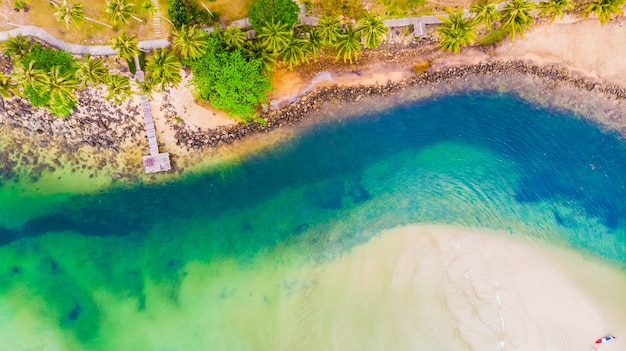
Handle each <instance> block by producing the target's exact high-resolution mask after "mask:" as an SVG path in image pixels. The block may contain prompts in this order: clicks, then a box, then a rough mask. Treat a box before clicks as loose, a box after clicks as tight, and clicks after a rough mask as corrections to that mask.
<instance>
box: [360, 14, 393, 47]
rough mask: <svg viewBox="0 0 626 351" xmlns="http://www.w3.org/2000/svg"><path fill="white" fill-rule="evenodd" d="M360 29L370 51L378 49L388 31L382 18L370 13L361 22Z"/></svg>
mask: <svg viewBox="0 0 626 351" xmlns="http://www.w3.org/2000/svg"><path fill="white" fill-rule="evenodd" d="M358 28H359V29H358V30H359V31H360V32H361V35H363V40H364V42H365V46H366V47H368V48H370V49H373V48H375V47H377V46H378V43H379V42H380V41H381V40H383V38H384V37H385V36H386V35H387V31H388V29H387V27H385V25H384V24H383V21H382V20H381V19H380V17H378V16H374V15H372V14H369V13H367V14H365V16H364V17H363V19H361V20H360V21H359V24H358Z"/></svg>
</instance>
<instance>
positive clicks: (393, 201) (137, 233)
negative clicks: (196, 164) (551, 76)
mask: <svg viewBox="0 0 626 351" xmlns="http://www.w3.org/2000/svg"><path fill="white" fill-rule="evenodd" d="M625 185H626V143H624V141H623V140H621V138H620V137H619V136H618V135H616V134H611V133H607V132H603V131H601V130H599V129H598V128H597V127H595V126H594V125H591V124H590V123H588V122H586V121H584V120H583V119H580V118H572V116H569V115H567V114H566V113H563V112H556V111H549V110H545V109H537V108H535V107H533V106H532V105H531V104H529V103H526V102H524V101H521V100H518V99H516V98H514V97H511V96H508V95H493V94H489V93H478V92H477V93H471V94H461V95H454V96H448V97H442V98H437V99H434V100H427V101H421V102H414V103H411V104H406V105H401V106H397V107H396V108H394V109H391V110H387V111H385V112H384V113H379V114H375V115H369V116H358V117H354V118H348V119H343V120H335V121H332V122H327V123H326V124H324V125H322V126H320V125H317V126H315V127H312V128H310V129H308V130H306V131H304V132H302V133H301V134H300V136H298V137H297V138H295V139H293V140H291V141H290V142H288V143H286V144H282V145H279V146H277V147H276V148H273V149H272V150H269V151H266V152H263V153H260V154H255V155H253V156H250V157H248V158H247V159H246V160H244V161H243V162H242V163H241V164H237V165H234V166H228V167H223V168H220V169H216V170H212V171H207V172H206V173H203V174H201V175H193V176H191V175H190V176H186V177H183V178H182V179H180V180H179V181H177V182H173V183H167V184H164V185H137V186H135V187H133V188H130V189H111V190H108V191H105V192H101V193H98V194H91V195H79V194H77V195H74V196H67V195H64V196H56V197H45V198H44V197H43V196H42V197H41V198H39V197H37V196H36V195H33V194H31V195H20V194H16V193H15V191H14V190H12V189H11V187H10V186H9V185H5V186H3V187H0V193H2V195H0V198H1V199H3V201H2V203H1V204H0V244H2V246H1V247H0V315H2V316H4V318H5V319H4V320H0V330H3V329H4V330H5V332H0V340H2V341H4V343H5V344H8V345H12V347H13V348H12V349H20V348H22V347H23V348H24V349H30V348H32V347H39V346H41V345H47V346H46V347H48V348H46V350H47V349H58V350H93V349H102V350H204V349H207V348H208V347H210V348H211V349H216V350H221V349H224V350H226V349H231V350H259V349H268V350H270V349H300V348H302V349H312V350H314V349H324V348H320V347H321V346H320V345H325V344H323V342H322V341H321V340H322V339H323V338H331V337H328V335H326V334H323V333H321V332H320V334H319V335H318V334H315V333H313V334H311V335H309V338H310V339H309V340H307V343H306V344H301V345H300V347H295V348H293V347H294V345H288V343H281V341H280V340H281V338H283V337H285V336H284V335H283V334H284V332H282V330H283V329H288V326H289V325H290V324H291V323H292V322H291V321H289V320H285V319H284V317H282V316H283V315H282V314H281V313H282V312H281V311H284V310H286V309H291V308H293V309H299V308H300V307H297V306H296V307H294V306H292V305H290V304H289V303H287V302H285V301H287V300H288V299H287V297H286V296H290V294H296V293H295V292H293V291H294V290H297V291H299V290H302V289H304V290H306V289H307V288H306V287H307V284H314V282H315V279H313V280H311V279H310V277H309V278H306V279H305V278H303V277H302V276H299V274H301V273H298V272H302V271H304V268H303V267H315V266H316V265H323V264H326V263H328V262H336V261H337V260H340V259H341V258H342V257H343V256H344V255H345V254H346V253H348V252H351V251H352V250H354V249H355V248H358V247H360V246H361V245H364V244H366V243H367V242H368V241H369V240H370V239H371V238H372V237H374V236H378V234H379V233H380V232H381V231H382V230H385V229H389V228H394V227H397V226H402V225H408V224H414V223H428V224H450V225H457V226H461V227H471V228H477V229H485V228H486V229H496V230H502V231H503V232H506V233H508V234H507V235H510V236H513V237H520V238H526V239H528V240H530V239H532V240H538V241H540V242H543V243H546V244H550V245H552V244H554V245H555V246H560V247H571V248H574V249H575V250H577V251H579V252H581V253H584V254H585V255H588V256H590V257H598V258H601V259H602V260H605V261H606V262H607V265H611V266H613V267H617V268H620V269H622V268H624V267H626V202H624V201H623V199H624V198H625V195H626V188H625ZM41 203H45V204H46V205H45V206H43V205H40V204H41ZM51 204H52V205H51ZM33 208H35V209H37V210H36V211H35V210H31V209H33ZM16 209H17V210H16ZM22 209H23V212H24V213H27V215H24V214H20V213H21V212H22ZM307 269H308V268H307ZM279 272H282V273H279ZM284 272H289V273H284ZM302 274H303V273H302ZM268 276H280V277H282V278H281V279H283V280H281V281H280V284H279V283H277V281H272V280H271V279H267V277H268ZM261 277H263V278H261ZM287 277H289V278H287ZM253 316H255V317H253ZM0 318H1V317H0ZM255 318H259V319H260V320H262V323H259V324H254V325H252V326H249V325H246V322H245V320H246V319H250V320H256V319H255ZM317 322H319V323H320V324H321V323H323V321H321V320H318V321H317ZM308 323H309V324H307V325H308V326H309V329H311V328H312V326H316V325H317V324H316V320H313V321H310V320H309V321H308ZM244 325H245V326H244ZM313 329H314V328H313ZM356 330H357V331H359V332H360V333H361V334H362V337H363V338H365V339H367V338H368V336H369V335H375V333H374V334H371V326H367V327H363V329H362V330H360V329H358V328H356ZM7 331H8V332H7ZM322 334H323V335H322ZM403 337H407V336H406V335H396V336H394V339H398V340H401V339H402V338H403ZM285 338H286V337H285ZM316 338H319V340H317V339H316ZM370 341H371V340H370ZM358 344H359V342H357V341H354V344H353V345H354V346H355V348H354V349H357V347H356V345H358ZM277 345H278V346H277ZM302 345H308V346H302ZM370 345H372V344H370ZM373 345H378V346H380V347H384V343H382V344H376V343H374V344H373ZM442 345H444V346H442ZM450 345H451V344H450ZM450 345H448V346H450ZM440 347H446V346H445V344H440ZM343 349H345V347H344V348H343ZM400 349H402V348H400ZM449 349H464V348H456V347H454V346H450V348H449Z"/></svg>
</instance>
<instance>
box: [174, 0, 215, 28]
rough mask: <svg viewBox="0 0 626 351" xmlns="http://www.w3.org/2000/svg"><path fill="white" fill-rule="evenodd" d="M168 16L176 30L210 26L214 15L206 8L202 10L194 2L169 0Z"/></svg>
mask: <svg viewBox="0 0 626 351" xmlns="http://www.w3.org/2000/svg"><path fill="white" fill-rule="evenodd" d="M168 5H169V6H168V9H167V15H168V16H169V18H170V20H172V25H174V28H176V29H180V28H182V27H183V26H187V27H189V26H194V25H201V24H208V23H209V22H210V21H211V18H213V14H212V13H210V12H209V11H208V9H206V8H204V9H203V8H200V6H198V4H197V3H196V2H195V1H194V0H168Z"/></svg>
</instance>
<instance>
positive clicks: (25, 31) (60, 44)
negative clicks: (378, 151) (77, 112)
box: [0, 0, 538, 56]
mask: <svg viewBox="0 0 626 351" xmlns="http://www.w3.org/2000/svg"><path fill="white" fill-rule="evenodd" d="M152 1H153V2H157V1H158V0H152ZM535 1H538V0H535ZM301 9H302V10H301V11H303V10H304V6H301ZM444 17H445V16H444ZM300 19H301V20H302V22H303V23H305V24H311V25H316V24H317V22H318V20H319V18H317V17H311V16H306V15H305V14H304V13H303V12H301V13H300ZM153 21H154V33H155V35H156V36H160V35H161V22H160V19H159V16H157V15H155V16H154V19H153ZM383 23H384V24H385V26H387V27H389V28H390V27H405V26H408V25H411V24H412V25H413V26H414V28H415V31H414V32H413V34H414V35H416V36H422V35H424V34H425V33H426V31H425V25H426V24H440V23H441V20H440V19H439V18H438V16H421V17H405V18H395V19H389V20H384V21H383ZM230 25H231V26H238V27H242V28H246V27H249V26H250V21H249V20H248V19H247V18H242V19H240V20H237V21H233V22H232V23H231V24H230ZM203 29H204V30H206V31H207V32H209V33H210V32H212V31H213V27H206V28H203ZM17 35H23V36H27V37H35V38H38V39H40V40H42V41H44V42H45V43H47V44H48V45H50V46H53V47H55V48H57V49H60V50H63V51H67V52H69V53H70V54H74V55H86V54H91V55H94V56H97V55H117V51H116V50H114V49H113V48H111V47H110V46H108V45H81V44H72V43H67V42H65V41H63V40H61V39H59V38H57V37H55V36H53V35H52V34H50V33H48V32H46V31H45V30H44V29H43V28H39V27H35V26H20V27H18V28H15V29H12V30H9V31H4V32H0V42H2V41H5V40H7V39H9V38H10V37H14V36H17ZM168 46H170V42H169V41H168V40H167V39H166V38H162V39H152V40H143V41H140V42H139V48H140V49H142V50H152V49H159V48H164V47H168Z"/></svg>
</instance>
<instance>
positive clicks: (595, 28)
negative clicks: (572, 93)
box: [496, 16, 626, 86]
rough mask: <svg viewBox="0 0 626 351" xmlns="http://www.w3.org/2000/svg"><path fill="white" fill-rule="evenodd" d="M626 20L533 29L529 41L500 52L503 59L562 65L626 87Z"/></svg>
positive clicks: (567, 22) (575, 22)
mask: <svg viewBox="0 0 626 351" xmlns="http://www.w3.org/2000/svg"><path fill="white" fill-rule="evenodd" d="M624 23H626V18H625V17H623V16H618V17H616V18H615V19H614V20H612V21H611V22H609V23H607V24H605V25H604V26H601V25H600V22H599V20H598V19H597V18H589V19H583V20H580V19H575V18H572V17H568V18H565V19H563V20H557V21H555V22H554V23H552V24H546V25H540V26H536V27H534V28H532V29H531V30H529V31H528V32H527V33H526V35H525V39H519V38H518V39H517V40H515V41H514V42H510V41H507V42H506V43H504V44H503V45H502V46H500V47H498V49H497V50H496V53H497V56H498V57H499V58H503V59H523V60H530V61H532V62H534V63H536V64H540V65H542V64H556V63H558V64H561V65H564V66H565V67H567V68H568V69H570V70H572V71H574V72H578V73H581V74H583V75H585V76H588V77H592V78H596V79H601V80H604V81H607V82H610V83H612V84H617V85H622V86H626V83H625V82H626V71H625V70H624V67H626V45H625V43H626V27H624Z"/></svg>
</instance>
